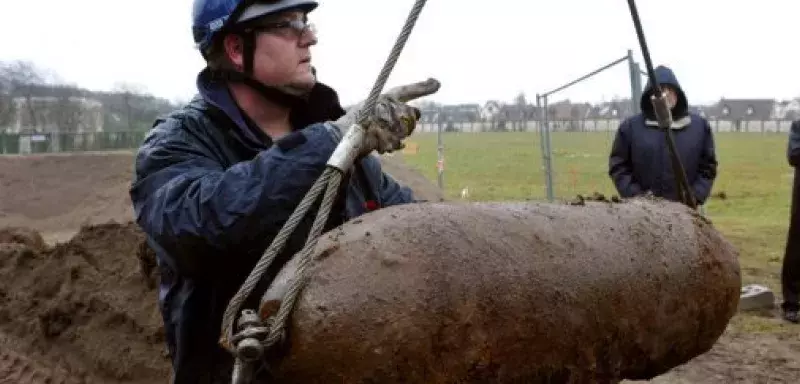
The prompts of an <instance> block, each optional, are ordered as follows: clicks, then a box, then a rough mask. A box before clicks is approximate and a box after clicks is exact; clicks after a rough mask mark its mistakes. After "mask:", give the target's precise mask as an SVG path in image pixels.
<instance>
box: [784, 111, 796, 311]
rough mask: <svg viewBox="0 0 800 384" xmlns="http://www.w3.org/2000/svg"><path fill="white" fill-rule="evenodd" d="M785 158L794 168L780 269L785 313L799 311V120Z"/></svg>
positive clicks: (791, 133) (794, 125)
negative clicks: (787, 227)
mask: <svg viewBox="0 0 800 384" xmlns="http://www.w3.org/2000/svg"><path fill="white" fill-rule="evenodd" d="M786 157H787V160H788V162H789V165H791V166H792V167H793V168H794V180H793V182H792V200H791V211H790V212H791V216H790V217H789V231H788V233H787V235H786V248H785V250H784V256H783V266H782V267H781V288H782V291H783V304H782V307H783V309H784V310H787V311H797V310H800V120H796V121H793V122H792V126H791V129H790V130H789V143H788V146H787V148H786Z"/></svg>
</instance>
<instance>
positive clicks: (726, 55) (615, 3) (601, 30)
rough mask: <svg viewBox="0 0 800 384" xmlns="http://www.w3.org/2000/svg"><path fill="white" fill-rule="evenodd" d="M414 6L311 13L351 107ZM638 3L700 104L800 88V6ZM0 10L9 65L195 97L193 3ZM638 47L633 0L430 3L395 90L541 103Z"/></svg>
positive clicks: (82, 81)
mask: <svg viewBox="0 0 800 384" xmlns="http://www.w3.org/2000/svg"><path fill="white" fill-rule="evenodd" d="M412 4H413V0H383V1H375V0H337V1H324V0H323V1H321V5H320V7H319V8H318V9H317V10H316V11H314V12H313V13H312V14H311V19H312V21H313V22H315V24H316V25H317V29H318V31H319V39H320V41H319V44H318V45H317V46H316V47H314V48H313V50H312V54H313V55H314V58H313V63H314V65H315V66H316V67H317V69H318V74H319V76H320V80H321V81H323V82H326V83H328V84H330V85H332V86H333V87H334V88H336V89H337V90H338V91H339V93H340V96H341V99H342V101H343V103H345V104H350V103H353V102H355V101H357V100H360V99H362V98H364V97H365V96H366V94H367V92H369V89H370V87H371V84H372V83H373V81H374V79H375V77H376V76H377V73H378V71H379V70H380V68H381V66H382V64H383V61H384V60H385V58H386V55H387V54H388V52H389V50H390V48H391V45H392V43H393V41H394V39H395V38H396V36H397V34H398V33H399V31H400V28H401V26H402V24H403V22H404V20H405V18H406V16H407V14H408V11H409V10H410V8H411V6H412ZM489 4H491V6H489ZM637 6H638V7H639V12H640V15H641V19H642V23H643V25H644V31H645V35H646V37H647V40H648V44H649V47H650V51H651V54H652V56H653V61H654V62H655V64H656V65H657V64H666V65H669V66H671V67H672V68H673V69H674V70H675V71H676V73H677V75H678V78H679V80H680V81H681V83H682V85H683V87H684V88H685V90H686V91H687V93H688V96H689V100H690V102H693V103H700V102H713V101H716V100H718V99H719V98H720V97H723V96H724V97H730V98H737V97H750V98H791V97H796V96H800V78H798V76H797V75H796V73H797V68H798V66H800V55H799V54H798V53H799V52H800V49H798V45H797V37H796V36H797V35H798V28H797V25H798V16H800V1H798V0H760V1H745V0H741V1H730V0H728V1H723V0H691V1H690V0H663V1H656V0H638V1H637ZM0 9H1V10H2V14H3V16H4V17H3V21H2V23H0V36H2V38H0V60H16V59H24V60H31V61H33V62H35V63H36V64H37V65H39V66H42V67H45V68H48V69H51V70H53V71H55V72H56V73H58V74H59V75H60V77H61V78H62V79H63V80H65V81H67V82H70V83H74V84H77V85H80V86H82V87H86V88H89V89H95V90H102V89H110V88H111V87H112V86H113V85H114V84H115V83H117V82H120V81H126V82H130V83H136V84H141V85H142V86H144V88H145V89H146V90H147V91H148V92H150V93H153V94H155V95H158V96H162V97H166V98H169V99H173V100H174V99H187V98H189V97H191V96H192V95H193V94H194V93H195V76H196V74H197V72H198V71H199V70H200V69H201V68H202V66H203V62H202V59H201V58H200V55H199V54H198V53H197V52H196V51H195V50H194V45H193V42H192V37H191V32H190V26H191V11H192V0H136V1H119V0H111V1H109V0H102V1H101V0H70V1H62V0H43V1H29V0H0ZM792 36H795V37H792ZM628 49H632V50H633V51H634V54H635V58H636V60H637V61H640V62H641V61H642V60H641V50H640V48H639V46H638V43H637V40H636V34H635V30H634V27H633V23H632V21H631V17H630V13H629V11H628V6H627V2H626V1H624V0H558V1H531V0H493V1H491V2H490V1H478V0H474V1H473V0H467V1H465V0H430V1H428V3H427V5H426V8H425V9H424V10H423V11H422V15H421V16H420V19H419V21H418V23H417V27H416V29H415V30H414V32H413V33H412V35H411V38H410V39H409V41H408V45H407V46H406V48H405V50H404V51H403V54H402V55H401V57H400V60H399V62H398V64H397V66H396V67H395V71H394V73H393V75H392V77H391V79H390V80H389V86H392V85H397V84H400V83H405V82H411V81H417V80H423V79H425V78H427V77H429V76H433V77H437V78H438V79H440V80H441V82H442V89H441V90H440V92H439V93H438V94H436V95H434V96H432V97H431V98H430V99H431V100H435V101H440V102H445V103H460V102H484V101H486V100H488V99H499V100H506V101H511V100H512V99H513V97H514V95H515V94H517V93H519V92H525V93H526V94H527V95H528V97H529V99H533V97H534V95H535V94H536V93H537V92H545V91H547V90H550V89H552V88H555V87H558V86H560V85H561V84H563V83H565V82H567V81H570V80H572V79H573V78H575V77H579V76H582V75H583V74H585V73H587V72H591V71H592V70H594V69H596V68H597V67H600V66H602V65H605V64H606V63H609V62H612V61H614V60H616V59H618V58H620V57H622V56H624V55H625V54H626V52H627V50H628ZM642 66H644V64H643V63H642ZM615 95H616V96H620V97H627V96H629V95H630V85H629V81H628V72H627V68H626V67H625V66H624V65H620V66H617V67H614V68H613V69H611V70H609V71H606V72H604V73H602V74H600V75H598V76H596V77H595V78H593V79H592V80H589V81H587V82H583V83H581V84H579V85H576V86H574V87H572V88H570V89H568V90H566V91H563V92H562V93H560V94H558V95H557V96H554V97H555V98H556V99H562V98H570V99H573V100H589V101H599V100H603V99H610V98H612V97H614V96H615Z"/></svg>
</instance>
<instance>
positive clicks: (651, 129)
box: [608, 66, 717, 204]
mask: <svg viewBox="0 0 800 384" xmlns="http://www.w3.org/2000/svg"><path fill="white" fill-rule="evenodd" d="M655 73H656V78H657V79H658V82H659V83H660V84H663V85H670V86H672V87H673V88H675V89H676V90H677V94H678V102H677V103H676V105H675V107H674V108H673V109H672V117H673V120H674V122H673V125H672V136H673V138H674V140H675V145H676V147H677V150H678V154H679V157H680V159H681V161H682V163H683V167H684V170H685V171H686V176H687V178H688V181H689V185H690V186H691V188H692V191H693V192H694V195H695V198H696V199H697V202H698V204H703V203H704V202H705V201H706V200H707V199H708V196H709V194H710V193H711V187H712V185H713V183H714V180H715V179H716V176H717V158H716V153H715V147H714V137H713V134H712V131H711V126H710V125H709V124H708V121H707V120H706V119H705V118H703V117H702V116H700V115H697V114H695V113H691V112H690V111H689V102H688V100H687V98H686V94H685V93H684V91H683V89H682V88H681V86H680V84H679V83H678V79H677V78H676V76H675V74H674V73H673V72H672V70H670V69H669V68H667V67H664V66H659V67H658V68H656V69H655ZM653 91H654V89H653V87H652V84H650V82H648V84H647V86H646V87H645V90H644V93H643V95H642V98H641V100H640V105H641V109H642V113H640V114H637V115H634V116H632V117H630V118H628V119H626V120H624V121H623V122H622V123H621V124H620V126H619V129H618V130H617V133H616V137H615V138H614V143H613V145H612V148H611V154H610V156H609V163H608V166H609V169H608V173H609V175H610V176H611V179H612V180H613V181H614V185H615V186H616V189H617V192H619V194H620V196H621V197H633V196H637V195H640V194H643V193H645V192H647V191H651V192H652V193H653V194H654V195H656V196H659V197H663V198H665V199H669V200H673V201H678V200H679V195H678V191H677V185H676V179H675V174H676V172H674V171H673V170H672V163H671V160H670V155H669V148H668V144H667V139H666V137H665V133H664V131H663V130H661V129H659V127H658V123H657V121H656V116H655V113H654V111H653V105H652V103H651V102H650V96H651V95H652V94H653Z"/></svg>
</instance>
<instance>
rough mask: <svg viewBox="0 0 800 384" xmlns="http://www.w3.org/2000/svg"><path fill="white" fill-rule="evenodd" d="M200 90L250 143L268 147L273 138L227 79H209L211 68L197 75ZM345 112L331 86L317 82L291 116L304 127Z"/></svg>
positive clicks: (295, 122) (295, 124)
mask: <svg viewBox="0 0 800 384" xmlns="http://www.w3.org/2000/svg"><path fill="white" fill-rule="evenodd" d="M197 90H198V92H199V94H200V97H201V98H202V99H203V100H205V101H206V102H207V103H208V104H209V105H211V106H212V107H214V108H216V109H217V110H219V111H221V112H222V113H224V114H225V115H226V116H227V117H228V118H229V119H230V120H231V121H232V122H233V123H234V125H235V128H236V130H237V131H238V132H239V133H241V134H242V135H243V136H244V138H245V139H246V140H247V141H248V143H247V144H248V146H254V145H255V146H259V147H265V146H266V147H268V146H270V145H271V140H270V139H269V137H267V135H265V134H264V133H263V132H262V131H261V130H260V129H258V127H257V126H256V125H255V123H253V121H252V120H250V118H248V117H247V115H246V114H245V113H244V112H243V111H242V110H241V108H239V106H238V105H237V104H236V101H235V100H234V99H233V96H232V95H231V93H230V91H229V90H228V87H227V86H226V85H225V83H222V82H217V81H213V80H211V79H210V76H209V71H208V68H205V69H203V70H202V71H200V73H199V74H198V75H197ZM344 114H345V111H344V108H342V106H341V104H340V103H339V96H338V94H337V93H336V91H334V90H333V89H332V88H331V87H329V86H327V85H325V84H323V83H320V82H317V84H316V85H315V86H314V88H313V89H312V90H311V93H310V95H309V98H308V103H307V104H306V106H305V107H303V108H298V109H297V110H295V111H292V114H291V116H290V120H291V123H292V126H293V127H294V129H302V128H304V127H306V126H308V125H311V124H314V123H320V122H324V121H329V120H336V119H338V118H339V117H341V116H342V115H344Z"/></svg>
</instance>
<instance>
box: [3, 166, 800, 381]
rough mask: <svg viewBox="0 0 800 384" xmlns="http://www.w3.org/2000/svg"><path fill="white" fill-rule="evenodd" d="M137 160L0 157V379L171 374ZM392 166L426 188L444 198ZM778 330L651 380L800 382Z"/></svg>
mask: <svg viewBox="0 0 800 384" xmlns="http://www.w3.org/2000/svg"><path fill="white" fill-rule="evenodd" d="M132 164H133V163H132V156H131V155H130V154H128V153H116V154H102V155H98V154H93V155H71V156H52V155H50V156H31V157H0V228H2V230H0V384H3V383H31V384H34V383H36V384H38V383H45V382H50V383H58V382H63V383H85V382H97V383H116V382H125V383H137V384H138V383H157V382H163V383H166V382H168V374H169V373H168V372H169V364H168V360H167V358H166V354H165V350H164V347H163V332H162V331H161V321H160V315H159V313H158V310H157V306H156V295H157V294H156V290H155V276H154V275H153V272H152V267H153V258H152V254H151V253H149V252H148V251H147V249H146V248H143V247H141V244H142V240H143V237H142V234H141V233H140V232H139V230H138V229H137V228H136V226H135V225H133V224H130V223H129V221H130V220H131V218H132V212H131V210H130V204H129V200H128V195H127V188H128V185H129V183H130V178H131V172H132ZM393 165H394V167H393V168H392V167H391V166H387V169H388V170H389V172H390V173H391V174H392V175H393V176H395V177H396V178H398V179H400V180H402V181H406V180H409V181H410V182H409V184H411V185H412V186H415V187H416V189H418V190H421V191H424V192H422V193H421V195H424V196H423V197H424V198H427V199H429V200H437V199H438V198H439V197H440V196H441V195H440V194H439V192H438V191H437V190H436V188H435V186H433V185H431V184H430V183H427V182H426V180H425V179H424V178H423V177H422V176H420V175H419V174H418V173H415V172H409V171H408V170H406V169H404V167H403V166H402V165H397V162H396V161H395V162H394V163H393ZM425 191H426V192H425ZM109 221H115V222H118V223H119V224H113V223H109ZM82 225H83V228H82V229H81V226H82ZM31 229H32V230H31ZM78 231H80V232H78ZM76 233H77V234H76ZM58 242H61V243H58ZM775 321H779V320H775ZM785 329H786V331H785V332H783V333H777V334H776V333H769V334H761V335H756V334H750V333H746V332H743V331H742V330H739V329H737V327H736V326H735V325H734V326H731V327H729V329H728V331H727V332H726V333H725V335H723V337H722V338H721V339H720V340H719V342H718V343H717V344H716V346H715V347H714V348H713V349H712V350H711V351H710V352H708V353H706V354H704V355H702V356H700V357H697V358H696V359H694V360H693V361H691V362H690V363H688V364H686V365H684V366H681V367H678V368H676V369H675V370H673V372H670V373H668V374H666V375H663V376H662V377H659V378H657V379H655V380H653V381H652V382H653V383H793V382H798V380H800V332H799V331H798V330H800V329H798V328H793V327H787V328H785Z"/></svg>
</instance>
